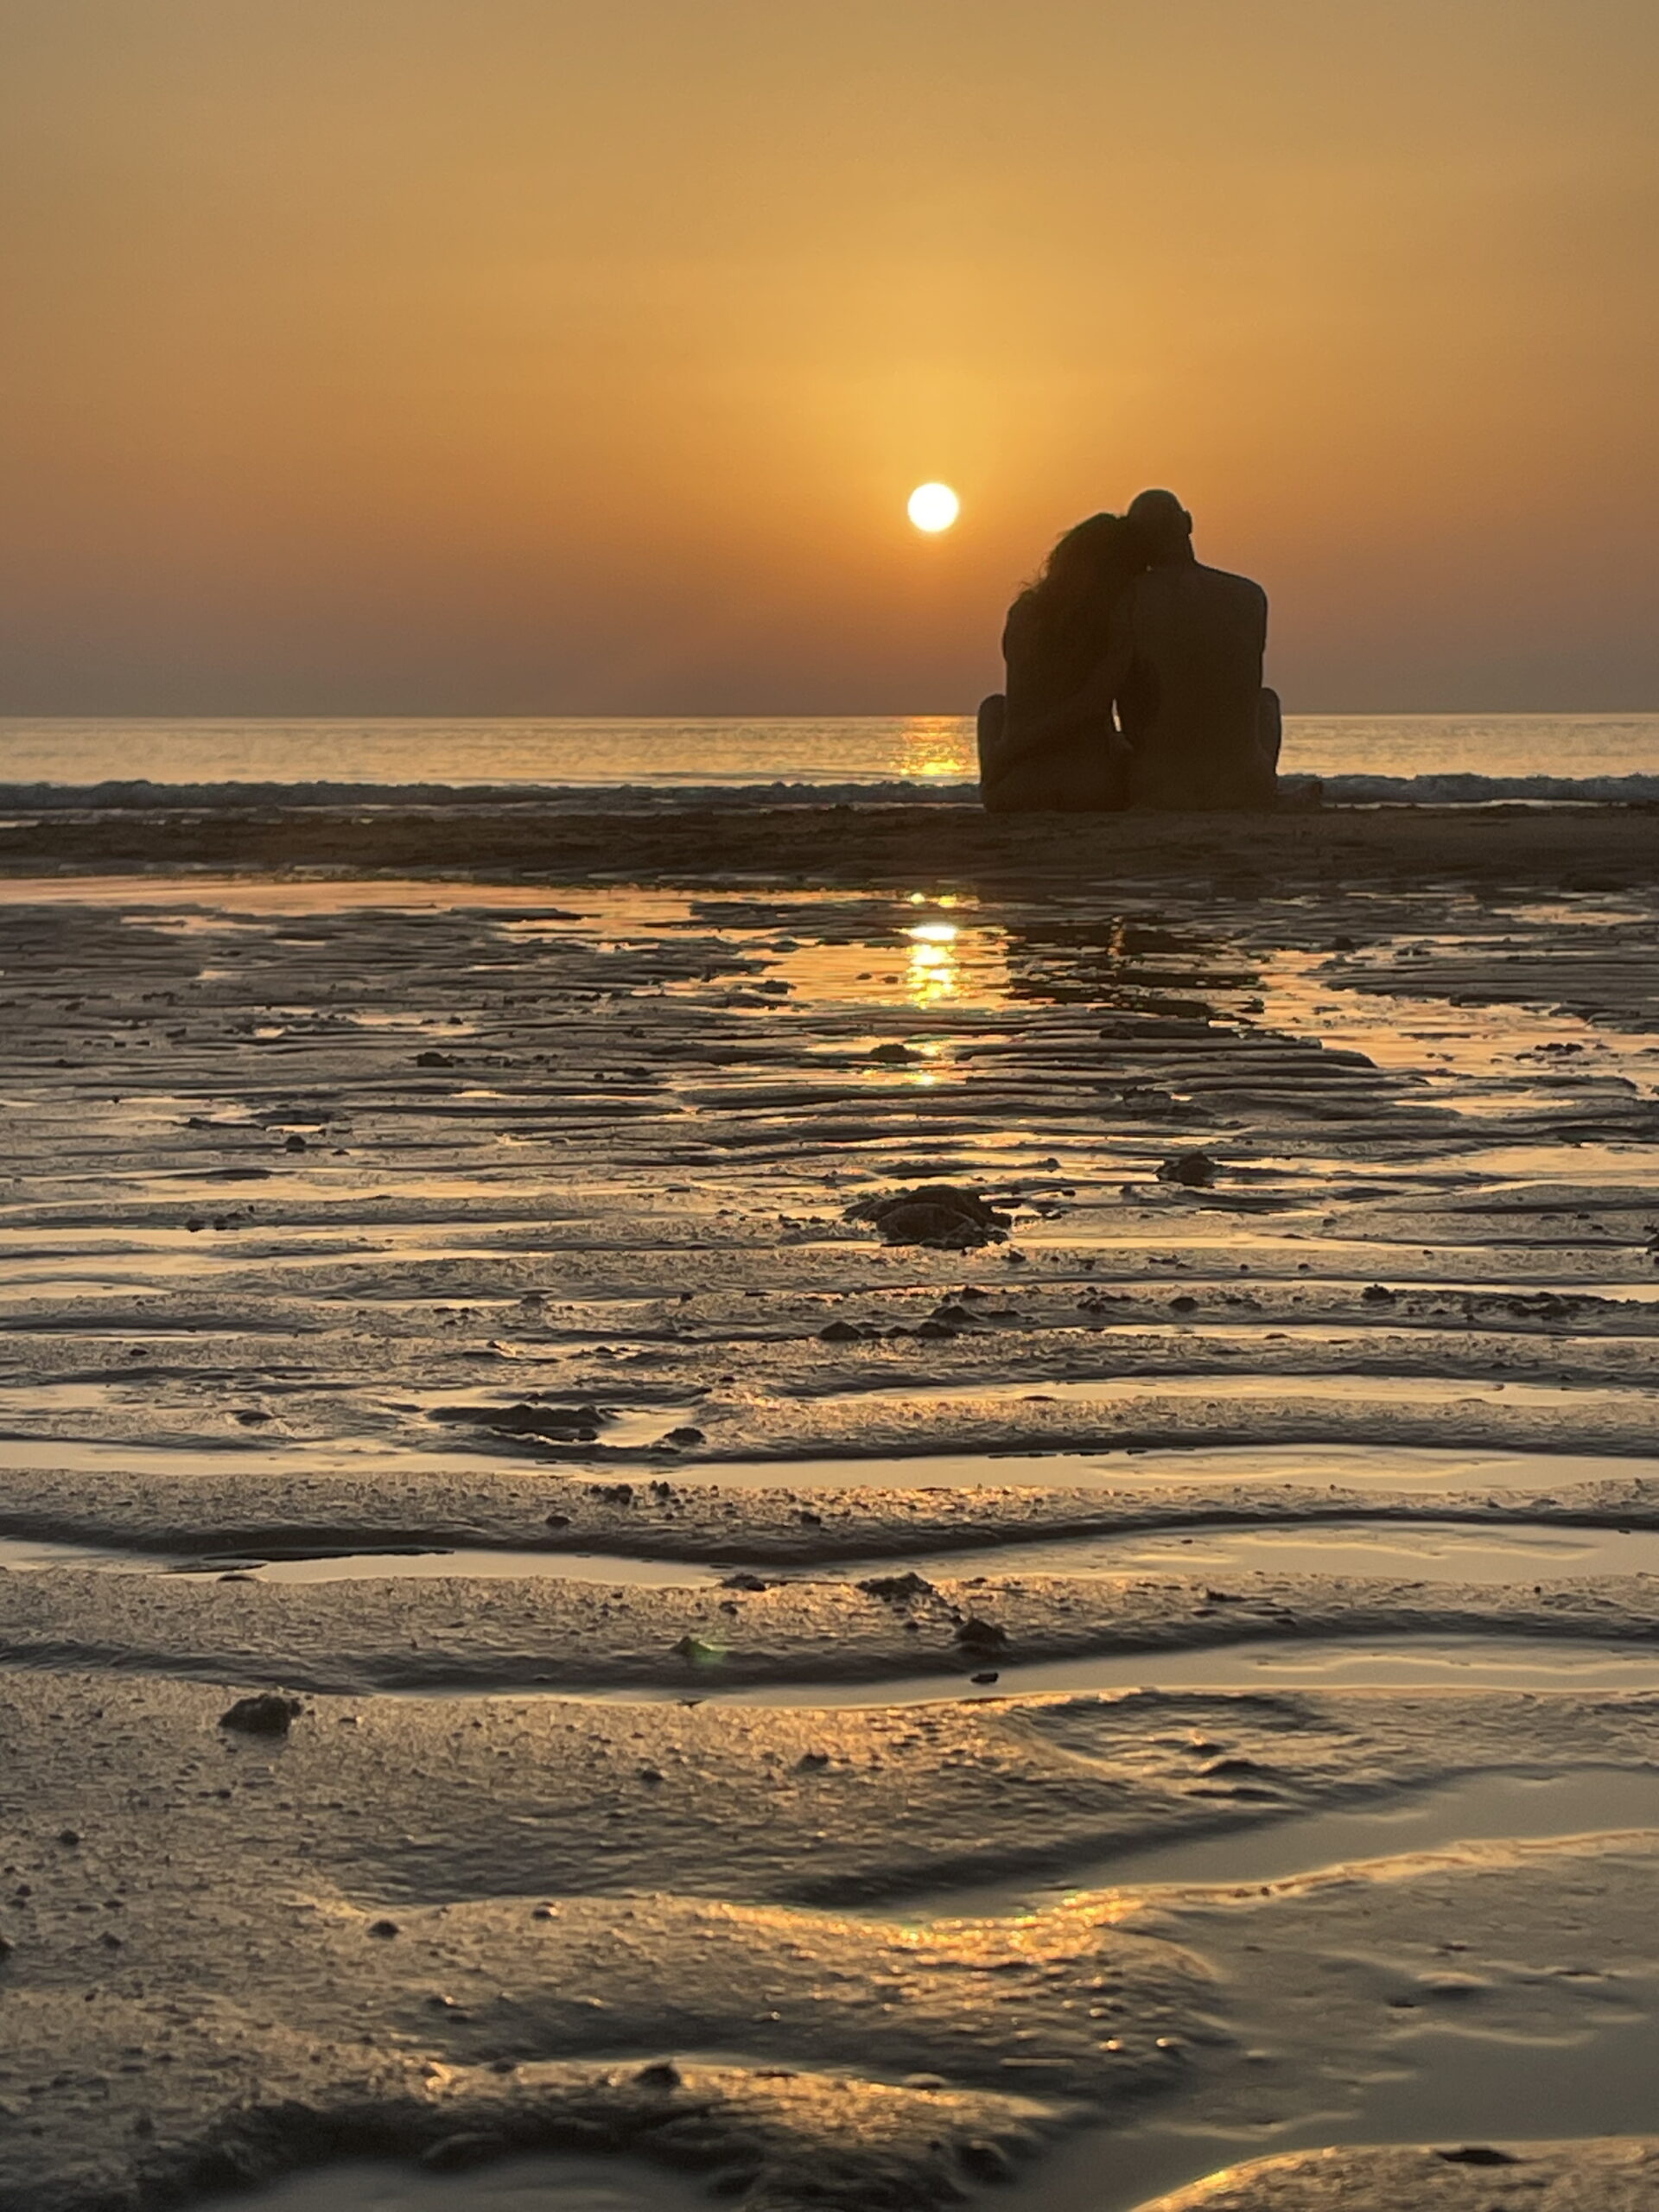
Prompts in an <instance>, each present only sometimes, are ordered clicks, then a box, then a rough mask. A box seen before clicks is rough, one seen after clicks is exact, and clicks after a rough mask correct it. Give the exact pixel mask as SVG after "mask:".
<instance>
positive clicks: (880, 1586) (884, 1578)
mask: <svg viewBox="0 0 1659 2212" xmlns="http://www.w3.org/2000/svg"><path fill="white" fill-rule="evenodd" d="M859 1588H860V1589H861V1591H862V1592H864V1594H865V1596H866V1597H867V1598H879V1599H880V1600H881V1602H882V1604H883V1605H908V1604H909V1602H910V1600H911V1599H912V1598H931V1596H932V1595H933V1585H932V1584H931V1582H928V1581H925V1580H924V1579H923V1577H922V1576H921V1575H919V1574H918V1573H915V1572H914V1571H913V1570H912V1572H910V1573H906V1574H876V1575H872V1577H871V1578H870V1580H868V1582H861V1583H860V1584H859Z"/></svg>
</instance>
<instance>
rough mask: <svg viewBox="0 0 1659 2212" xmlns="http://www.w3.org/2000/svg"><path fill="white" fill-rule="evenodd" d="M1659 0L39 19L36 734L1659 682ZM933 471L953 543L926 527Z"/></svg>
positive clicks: (388, 7) (27, 533) (0, 584)
mask: <svg viewBox="0 0 1659 2212" xmlns="http://www.w3.org/2000/svg"><path fill="white" fill-rule="evenodd" d="M1656 65H1659V4H1656V0H1132V4H1125V0H1020V4H1016V0H0V194H3V215H0V315H3V318H4V328H3V340H0V344H3V356H0V358H3V377H4V403H3V406H0V499H3V516H4V522H3V548H0V711H10V712H13V713H54V712H63V713H77V712H79V713H118V712H132V713H145V712H156V713H190V712H200V713H238V712H245V713H261V712H267V713H292V714H302V713H316V714H328V713H373V712H386V713H423V712H424V713H435V714H442V713H468V712H470V713H484V714H487V713H527V714H534V713H550V714H552V713H560V712H572V713H576V712H585V713H617V714H627V713H690V712H709V713H721V712H733V713H766V712H776V713H789V712H800V713H811V712H833V711H847V712H859V711H869V712H950V711H958V710H965V709H971V707H972V704H973V702H974V700H975V699H976V697H977V696H978V694H979V693H980V692H981V691H982V690H985V689H987V688H988V686H989V685H990V683H992V682H993V681H994V680H995V676H996V659H995V639H996V634H997V630H998V627H999V625H1000V620H1001V609H1002V607H1003V606H1004V605H1005V603H1006V601H1007V597H1008V595H1009V594H1010V591H1011V589H1012V588H1013V587H1014V585H1015V584H1016V583H1017V582H1019V581H1020V578H1021V577H1022V576H1023V575H1025V574H1027V573H1028V572H1029V570H1030V569H1032V567H1033V565H1034V564H1035V563H1036V562H1037V561H1038V560H1039V558H1040V556H1041V554H1042V551H1043V550H1044V549H1045V547H1046V543H1047V542H1048V541H1049V539H1051V538H1052V536H1053V535H1054V534H1055V533H1056V531H1058V530H1059V529H1060V528H1062V527H1063V526H1064V525H1065V524H1066V523H1067V522H1069V521H1071V520H1073V519H1075V518H1077V516H1078V515H1080V514H1083V513H1085V512H1089V511H1090V510H1091V509H1094V508H1096V507H1099V506H1121V505H1122V504H1124V503H1125V502H1126V501H1127V499H1128V498H1129V497H1130V495H1131V494H1132V493H1134V492H1135V491H1136V490H1137V489H1139V488H1140V487H1141V486H1142V485H1144V484H1147V483H1167V484H1170V485H1172V486H1174V488H1175V489H1177V490H1178V491H1179V492H1180V493H1182V494H1183V496H1184V497H1185V499H1186V500H1187V502H1188V504H1189V505H1191V506H1192V507H1193V508H1194V510H1195V511H1196V513H1197V516H1198V523H1199V545H1200V551H1201V553H1203V554H1204V555H1205V556H1207V557H1209V558H1211V559H1213V560H1215V561H1217V562H1218V563H1222V564H1223V565H1225V566H1232V567H1239V568H1243V569H1247V570H1249V572H1250V573H1252V574H1255V575H1258V576H1260V577H1261V578H1262V581H1263V582H1265V583H1266V584H1267V585H1268V588H1269V590H1270V592H1271V593H1272V594H1273V597H1274V648H1273V668H1272V672H1273V673H1274V676H1275V677H1276V678H1277V680H1278V681H1279V682H1280V683H1281V687H1282V689H1283V690H1284V691H1285V693H1286V696H1287V705H1289V706H1290V707H1291V708H1292V709H1303V710H1307V711H1315V710H1319V711H1340V710H1343V709H1351V710H1355V711H1362V710H1386V709H1436V708H1446V709H1454V708H1468V709H1495V710H1496V709H1529V708H1538V709H1545V708H1551V707H1562V708H1572V707H1583V708H1587V709H1592V708H1605V709H1659V466H1656V457H1659V435H1656V430H1655V427H1654V418H1655V412H1656V409H1655V399H1654V390H1655V385H1656V367H1655V364H1656V359H1659V352H1656V339H1659V327H1656V326H1659V313H1656V308H1659V278H1656V254H1659V245H1656V240H1659V190H1656V186H1659V133H1656V129H1655V125H1654V120H1653V118H1654V116H1655V113H1656V111H1659V66H1656ZM935 476H937V477H942V478H944V479H945V480H947V481H949V482H950V483H952V484H954V485H955V486H957V489H958V490H959V491H960V493H962V497H963V518H962V521H961V523H960V524H959V525H958V527H957V530H956V531H954V532H953V533H951V534H950V536H948V537H944V538H941V539H926V538H923V537H919V536H918V534H917V533H916V532H915V531H912V529H911V527H910V525H909V524H908V523H907V522H906V519H905V515H904V502H905V498H906V494H907V493H908V492H909V491H910V489H911V487H912V485H914V484H916V483H918V482H919V481H921V480H923V479H925V478H928V477H935Z"/></svg>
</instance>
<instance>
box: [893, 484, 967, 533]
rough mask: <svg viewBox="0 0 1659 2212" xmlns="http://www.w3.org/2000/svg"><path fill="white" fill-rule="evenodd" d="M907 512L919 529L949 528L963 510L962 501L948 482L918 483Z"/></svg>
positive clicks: (935, 529) (937, 529)
mask: <svg viewBox="0 0 1659 2212" xmlns="http://www.w3.org/2000/svg"><path fill="white" fill-rule="evenodd" d="M905 512H906V513H907V514H908V515H909V517H910V518H911V520H912V522H913V523H914V524H915V525H916V527H917V529H918V530H925V531H930V532H933V531H941V530H949V529H950V525H951V524H952V523H953V522H955V520H956V518H957V516H958V515H959V514H960V513H961V512H962V501H961V500H960V499H958V498H957V495H956V493H954V492H953V491H952V490H951V489H950V486H949V485H948V484H918V486H916V489H915V490H914V491H913V492H912V493H911V495H910V502H909V505H907V507H906V510H905Z"/></svg>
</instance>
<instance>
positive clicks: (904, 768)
mask: <svg viewBox="0 0 1659 2212" xmlns="http://www.w3.org/2000/svg"><path fill="white" fill-rule="evenodd" d="M978 772H979V764H978V761H977V760H976V757H975V747H974V726H973V724H972V723H971V722H970V721H964V719H963V717H962V716H961V715H912V716H911V717H910V719H909V720H908V721H906V724H905V726H904V728H903V730H902V731H901V732H900V733H899V757H898V760H897V761H896V762H895V764H894V767H893V773H894V774H895V775H896V776H901V777H902V778H904V779H905V780H906V782H907V783H908V782H911V781H912V780H913V781H916V782H918V783H920V782H934V783H949V784H963V783H968V784H970V783H972V782H973V781H974V779H975V778H976V776H977V774H978Z"/></svg>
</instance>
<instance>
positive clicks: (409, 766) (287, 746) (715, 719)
mask: <svg viewBox="0 0 1659 2212" xmlns="http://www.w3.org/2000/svg"><path fill="white" fill-rule="evenodd" d="M1281 766H1282V768H1283V770H1284V772H1285V773H1286V774H1287V775H1290V776H1317V777H1319V778H1321V779H1325V782H1326V783H1327V784H1328V785H1332V796H1333V797H1336V798H1349V799H1354V800H1359V801H1364V800H1368V799H1369V800H1372V801H1376V800H1387V799H1411V798H1416V799H1423V800H1437V799H1438V800H1446V799H1465V800H1472V801H1477V802H1478V801H1481V800H1491V799H1498V798H1539V799H1543V798H1554V799H1562V798H1567V799H1571V798H1582V799H1586V800H1588V799H1597V798H1659V715H1291V716H1290V717H1289V718H1288V719H1287V724H1286V734H1285V751H1284V758H1283V761H1282V763H1281ZM974 773H975V768H974V732H973V721H972V719H971V717H969V716H967V715H841V716H817V717H810V716H798V715H774V716H760V715H754V716H739V715H728V716H714V715H705V716H698V717H690V716H688V717H685V718H683V719H679V720H666V719H655V720H647V719H640V718H636V719H627V718H622V717H610V718H606V719H578V718H575V717H563V718H560V717H530V716H505V717H492V718H487V719H486V718H475V719H459V718H453V717H439V716H432V717H427V718H423V719H418V720H416V719H393V718H389V717H388V718H369V717H358V718H341V719H339V720H333V721H278V720H270V719H261V718H253V717H247V718H236V719H231V718H226V719H224V720H219V721H213V720H170V719H167V718H164V717H146V718H141V719H139V718H135V719H106V720H68V719H57V718H40V719H34V720H31V719H28V718H23V717H13V718H10V719H0V800H3V802H4V803H6V804H17V803H18V802H19V801H20V800H21V799H24V798H28V799H32V800H34V801H35V803H37V804H38V803H41V802H42V801H44V802H46V803H51V798H50V795H48V793H47V792H43V791H38V790H36V789H35V788H33V787H35V786H40V785H46V786H51V787H53V790H54V792H55V794H56V798H57V803H58V804H64V803H69V804H73V803H75V797H76V795H79V796H80V799H81V803H85V800H86V798H87V797H90V796H91V794H92V792H93V791H95V790H96V789H97V787H99V786H101V785H132V784H135V783H143V784H149V785H161V786H163V787H165V788H166V789H168V790H169V791H175V790H176V791H180V792H181V793H182V792H191V793H194V794H195V795H197V796H199V797H206V796H208V795H210V794H212V792H213V790H214V788H215V787H218V786H223V785H259V786H262V787H265V791H266V793H267V794H268V793H270V792H271V791H281V792H283V793H284V794H286V795H287V796H289V798H291V799H292V800H293V801H295V802H296V803H302V802H303V800H304V798H306V797H307V796H308V795H310V794H314V793H315V796H317V797H318V798H321V797H324V796H327V795H330V794H331V793H339V792H340V791H343V790H345V789H347V788H353V787H368V790H369V792H370V795H376V794H378V793H380V792H384V794H385V796H387V797H391V796H392V795H394V794H402V795H404V796H406V797H415V796H420V797H423V798H427V799H428V800H436V799H441V798H442V797H443V796H444V794H445V792H446V791H453V790H454V789H456V788H457V787H474V788H475V787H477V786H480V785H485V786H488V787H490V788H491V789H500V788H503V787H508V788H514V787H516V788H519V789H523V790H524V791H532V790H533V791H569V792H571V793H572V794H575V793H578V792H580V793H582V794H583V795H584V796H585V797H586V798H587V799H588V802H589V803H591V801H592V798H593V797H594V795H595V794H596V793H598V792H601V791H607V790H615V789H618V788H624V787H626V788H632V789H633V790H640V789H644V790H646V791H655V792H658V793H659V794H661V795H662V796H663V797H664V798H671V795H672V794H675V793H677V792H688V793H689V792H692V791H698V792H701V791H719V790H722V789H724V790H731V791H748V792H751V793H755V792H760V791H769V790H771V789H772V787H773V786H776V785H787V786H792V787H801V788H799V791H798V795H799V796H801V797H806V796H809V795H817V794H818V793H823V794H825V795H832V794H839V793H843V792H844V793H848V794H849V795H855V794H857V793H860V792H862V793H864V794H865V795H867V796H869V795H874V794H876V793H880V795H882V796H906V797H911V798H941V799H943V798H956V799H960V798H967V797H969V796H971V785H972V781H973V777H974Z"/></svg>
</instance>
